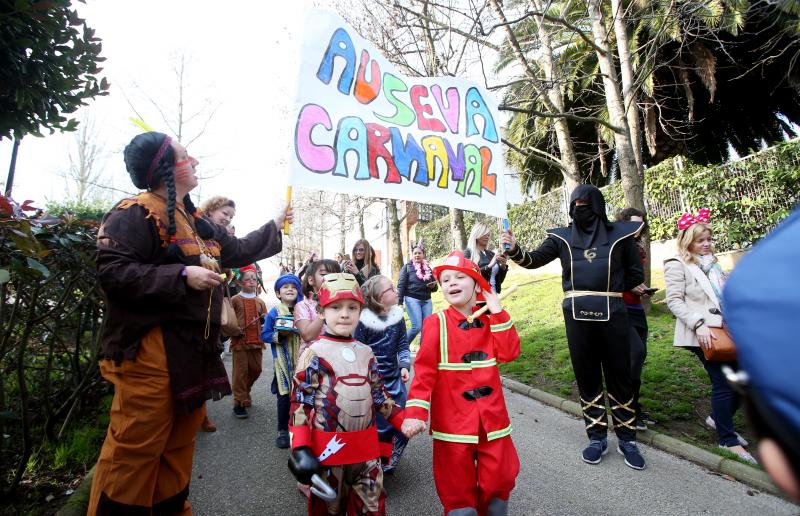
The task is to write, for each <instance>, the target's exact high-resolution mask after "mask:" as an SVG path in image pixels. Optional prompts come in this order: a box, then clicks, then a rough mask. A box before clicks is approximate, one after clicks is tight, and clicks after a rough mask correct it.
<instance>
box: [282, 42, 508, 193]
mask: <svg viewBox="0 0 800 516" xmlns="http://www.w3.org/2000/svg"><path fill="white" fill-rule="evenodd" d="M356 55H357V49H356V48H355V46H354V44H353V40H352V38H351V37H350V35H349V34H348V32H347V30H345V29H344V28H338V29H336V30H335V31H334V32H333V35H332V36H331V39H330V43H329V44H328V47H327V49H326V51H325V53H324V55H323V57H322V60H321V62H320V65H319V68H318V70H317V73H316V79H318V80H319V81H321V82H322V83H324V84H326V85H331V86H332V87H333V84H331V83H332V81H334V79H337V78H336V77H334V73H335V71H334V68H335V64H336V63H337V60H338V62H340V66H339V68H340V69H341V73H340V74H339V76H338V80H336V82H335V87H336V89H337V90H338V92H339V93H340V94H342V95H344V96H346V97H348V98H351V99H355V101H356V102H358V103H360V104H361V105H364V106H366V105H369V104H371V103H373V102H374V101H375V100H376V99H382V100H383V102H380V101H379V102H377V103H376V104H380V105H382V107H381V109H380V110H373V111H372V112H371V116H374V121H373V120H367V121H365V120H364V119H363V118H362V117H361V116H355V115H354V116H344V117H341V118H340V119H339V120H338V121H337V123H336V126H335V129H334V123H333V120H331V116H330V115H329V113H328V110H327V109H326V108H325V106H324V105H321V104H323V103H322V102H320V103H319V104H317V103H313V102H308V103H305V104H304V105H303V106H302V107H301V108H300V111H299V115H298V118H297V124H296V126H295V135H294V143H295V146H294V147H295V152H296V154H297V159H298V160H299V162H300V163H301V164H302V165H303V166H304V167H305V168H306V169H308V170H310V171H312V172H315V173H319V174H328V173H331V174H333V176H339V177H342V178H349V177H352V178H354V179H356V180H360V181H366V180H382V181H384V182H385V183H388V184H399V183H401V182H402V181H403V180H404V179H405V180H407V181H413V182H414V183H416V184H419V185H421V186H426V187H428V186H429V185H435V186H436V187H438V188H441V189H449V188H450V181H452V182H453V183H455V192H456V193H458V194H460V195H461V196H464V195H466V194H470V195H476V196H481V195H482V193H483V192H484V191H486V192H489V193H490V194H491V195H495V194H496V193H497V174H495V173H493V172H490V170H489V167H490V165H491V163H492V150H491V148H490V147H489V146H487V145H483V144H481V143H480V142H481V140H484V141H486V142H491V143H494V144H496V143H498V141H499V136H498V132H497V126H496V123H495V120H494V118H493V116H492V112H491V110H490V109H489V107H488V106H487V104H486V102H485V101H484V99H483V96H482V95H481V93H480V91H479V90H478V88H476V87H474V86H469V87H462V88H458V87H455V86H449V87H442V86H440V85H439V84H429V85H425V84H414V82H415V81H414V79H413V78H407V77H406V78H404V77H398V76H397V75H395V74H393V73H391V72H389V71H385V72H383V73H382V72H381V69H380V64H379V63H378V61H376V60H374V59H371V58H370V55H369V51H368V50H366V49H363V50H361V53H360V59H357V57H356ZM341 64H343V65H344V66H343V67H342V66H341ZM367 70H369V74H367ZM367 75H369V79H367ZM427 82H430V81H427ZM442 82H444V83H446V82H447V78H442ZM408 83H411V86H410V87H409V84H408ZM434 108H435V110H436V112H435V113H434ZM412 125H416V129H415V132H417V130H418V131H423V132H424V133H425V134H424V135H423V136H421V137H420V138H419V142H417V140H416V139H415V138H414V136H413V135H412V134H405V135H404V133H403V132H402V130H401V128H411V127H412ZM479 125H480V128H479ZM315 129H317V131H316V132H315ZM323 130H324V131H323ZM408 130H409V129H406V131H408ZM331 133H333V134H332V135H331ZM417 134H418V135H419V132H417ZM331 136H332V140H331ZM476 137H477V140H476ZM467 139H469V142H468V143H463V142H464V141H465V140H467ZM325 141H328V142H332V145H329V144H327V143H325ZM451 142H457V143H451ZM473 142H475V143H473ZM476 143H477V144H476ZM351 151H352V153H355V158H356V159H355V160H353V159H350V160H349V161H348V159H347V158H348V156H349V155H350V153H351ZM378 160H383V162H384V164H385V166H383V167H379V166H378ZM437 172H438V177H437Z"/></svg>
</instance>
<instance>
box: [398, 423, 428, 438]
mask: <svg viewBox="0 0 800 516" xmlns="http://www.w3.org/2000/svg"><path fill="white" fill-rule="evenodd" d="M427 428H428V425H426V424H425V421H423V420H421V419H413V418H412V419H406V420H405V421H403V426H402V428H401V431H402V432H403V435H405V436H406V437H407V438H409V439H411V438H412V437H414V436H415V435H417V434H418V433H420V432H424V431H425V430H426V429H427Z"/></svg>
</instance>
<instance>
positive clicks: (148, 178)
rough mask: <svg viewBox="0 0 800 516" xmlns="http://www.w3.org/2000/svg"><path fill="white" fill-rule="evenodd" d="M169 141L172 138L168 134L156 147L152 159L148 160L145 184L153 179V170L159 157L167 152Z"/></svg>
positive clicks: (148, 184)
mask: <svg viewBox="0 0 800 516" xmlns="http://www.w3.org/2000/svg"><path fill="white" fill-rule="evenodd" d="M171 142H172V138H170V137H169V136H167V137H166V138H164V143H162V144H161V147H159V148H158V152H156V155H155V156H154V157H153V161H151V162H150V167H149V168H148V169H147V175H146V176H145V179H146V183H145V184H146V185H147V186H148V187H149V186H150V181H151V180H152V179H153V172H154V171H155V170H156V167H157V166H158V162H159V161H161V157H162V156H164V153H165V152H167V147H169V144H170V143H171Z"/></svg>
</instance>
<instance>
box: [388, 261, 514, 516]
mask: <svg viewBox="0 0 800 516" xmlns="http://www.w3.org/2000/svg"><path fill="white" fill-rule="evenodd" d="M433 274H434V276H435V277H436V280H437V281H438V282H439V284H440V285H441V287H442V293H443V294H444V298H445V300H446V301H447V302H448V303H450V307H449V308H447V309H446V310H444V311H442V312H438V313H435V314H433V315H431V316H429V317H427V318H426V319H425V321H424V322H423V323H422V345H421V347H420V350H419V353H418V354H417V358H416V361H415V363H414V380H413V381H412V383H411V391H410V392H409V395H408V401H407V402H406V408H405V412H406V420H405V422H404V424H403V433H405V434H406V436H408V437H411V436H413V435H415V434H417V433H419V432H421V431H423V430H424V429H425V426H426V425H425V421H427V420H428V419H429V416H430V431H431V434H432V436H433V477H434V480H435V482H436V491H437V493H438V494H439V499H440V500H441V502H442V505H443V506H444V513H445V514H446V515H447V516H477V515H489V516H500V515H505V514H507V513H508V498H509V495H510V494H511V491H512V490H513V489H514V484H515V482H516V477H517V474H518V473H519V458H518V457H517V451H516V449H515V448H514V443H513V442H512V441H511V421H510V419H509V417H508V412H507V410H506V405H505V399H504V398H503V389H502V386H501V384H500V373H499V371H498V369H497V364H498V363H503V362H510V361H512V360H514V359H515V358H517V356H519V351H520V350H519V335H517V330H516V329H515V328H514V323H513V322H512V321H511V317H510V316H509V315H508V313H507V312H506V311H505V310H503V308H502V307H501V306H500V300H499V298H498V297H497V295H496V294H493V293H492V291H491V288H490V287H489V284H488V283H487V282H486V280H485V279H484V278H483V276H481V272H480V269H479V268H478V266H477V265H475V263H473V262H472V261H470V260H467V259H466V258H464V255H463V254H462V253H461V252H460V251H454V252H452V253H450V255H449V256H448V257H447V258H446V259H445V262H444V264H443V265H440V266H438V267H435V268H434V269H433ZM479 300H485V301H486V304H487V305H488V307H489V312H490V313H489V314H488V315H486V314H484V315H481V316H479V317H477V318H475V320H474V321H473V322H469V320H468V319H467V317H468V316H471V314H472V313H473V311H474V310H475V308H476V307H475V303H476V301H479Z"/></svg>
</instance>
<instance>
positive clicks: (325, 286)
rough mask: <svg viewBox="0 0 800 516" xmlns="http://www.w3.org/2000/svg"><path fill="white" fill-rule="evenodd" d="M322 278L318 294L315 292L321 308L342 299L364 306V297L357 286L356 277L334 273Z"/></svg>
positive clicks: (345, 273) (344, 273)
mask: <svg viewBox="0 0 800 516" xmlns="http://www.w3.org/2000/svg"><path fill="white" fill-rule="evenodd" d="M322 278H323V280H322V285H321V286H320V287H319V292H317V297H318V298H319V305H320V306H321V307H322V308H325V307H326V306H328V305H329V304H331V303H335V302H336V301H342V300H344V299H352V300H354V301H358V302H359V303H361V304H362V305H363V304H364V295H363V294H362V293H361V287H360V286H359V285H358V281H356V277H355V276H353V275H352V274H350V273H347V272H334V273H332V274H326V275H325V276H323V277H322Z"/></svg>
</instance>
